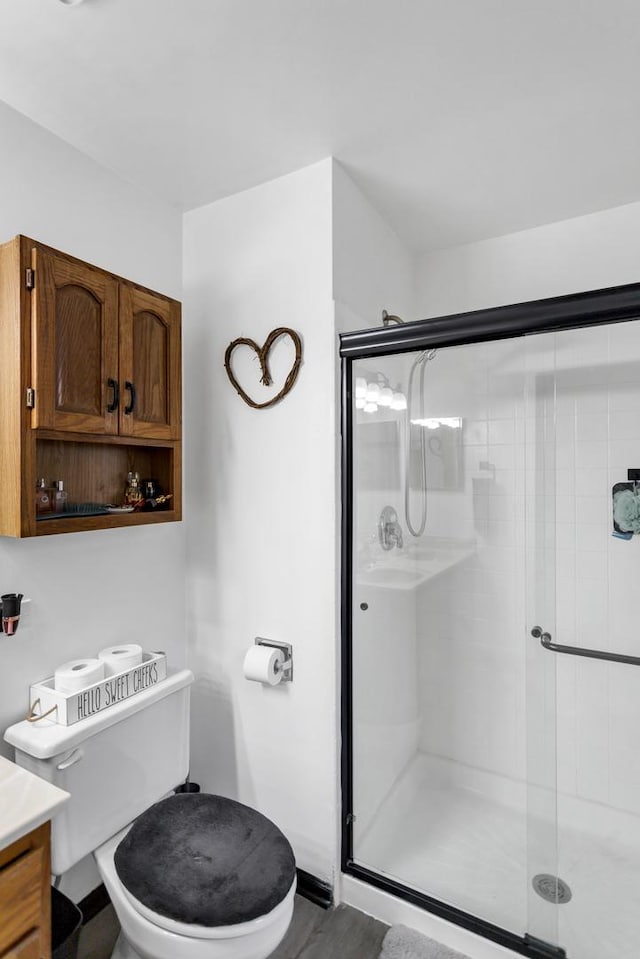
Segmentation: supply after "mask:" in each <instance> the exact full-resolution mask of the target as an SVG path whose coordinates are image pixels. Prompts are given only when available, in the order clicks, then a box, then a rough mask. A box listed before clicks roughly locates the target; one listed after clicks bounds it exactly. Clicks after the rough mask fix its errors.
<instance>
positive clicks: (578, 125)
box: [0, 0, 640, 250]
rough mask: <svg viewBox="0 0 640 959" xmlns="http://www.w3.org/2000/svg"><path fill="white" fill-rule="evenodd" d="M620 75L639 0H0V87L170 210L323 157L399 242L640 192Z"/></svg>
mask: <svg viewBox="0 0 640 959" xmlns="http://www.w3.org/2000/svg"><path fill="white" fill-rule="evenodd" d="M639 81H640V3H638V0H85V2H84V3H82V4H80V5H77V6H66V5H64V4H62V3H60V2H58V0H0V98H1V99H4V100H5V101H6V102H7V103H9V104H10V105H11V106H13V107H15V108H16V109H18V110H20V111H22V112H23V113H25V114H26V115H27V116H29V117H31V118H32V119H34V120H36V121H37V122H38V123H40V124H42V125H43V126H44V127H46V128H48V129H49V130H51V131H53V132H54V133H56V134H58V135H59V136H60V137H62V138H63V139H65V140H67V141H68V142H69V143H71V144H73V145H74V146H76V147H78V148H79V149H80V150H83V151H84V152H85V153H87V154H89V155H90V156H92V157H94V158H95V159H97V160H99V161H100V162H101V163H103V164H104V165H106V166H107V167H110V168H111V169H112V170H114V171H117V172H118V173H119V174H121V175H122V176H124V177H126V178H127V179H129V180H131V181H133V182H135V183H137V184H140V185H144V187H145V188H147V189H149V190H150V191H152V192H154V193H156V194H158V195H159V196H162V197H163V198H165V199H167V200H170V201H171V202H173V203H176V204H178V205H180V206H181V207H183V208H185V209H188V208H191V207H194V206H199V205H201V204H204V203H208V202H210V201H212V200H215V199H218V198H219V197H222V196H226V195H229V194H231V193H235V192H237V191H239V190H244V189H246V188H248V187H251V186H254V185H255V184H257V183H261V182H263V181H265V180H269V179H271V178H273V177H276V176H279V175H282V174H285V173H288V172H290V171H292V170H296V169H298V168H300V167H302V166H305V165H306V164H308V163H312V162H313V161H315V160H319V159H322V158H324V157H326V156H328V155H331V154H332V155H334V156H335V157H337V159H338V160H340V161H341V162H342V163H343V164H344V165H345V167H346V168H347V169H348V170H349V171H350V172H351V174H352V175H353V176H354V178H355V179H356V180H357V182H358V183H359V184H360V185H361V187H362V189H363V190H364V192H365V193H367V195H368V196H369V197H370V199H371V200H372V201H373V203H374V204H375V205H376V206H377V207H378V209H379V210H380V211H381V212H382V213H383V215H384V216H386V218H387V219H388V220H389V222H390V223H391V224H392V225H393V226H394V228H395V229H396V231H397V232H398V234H399V235H400V236H401V237H403V238H404V239H405V241H406V242H407V243H408V244H409V245H410V246H411V247H412V248H413V249H416V250H427V249H431V248H434V247H446V246H451V245H454V244H457V243H463V242H468V241H472V240H476V239H480V238H484V237H489V236H496V235H500V234H503V233H508V232H511V231H513V230H518V229H524V228H527V227H530V226H534V225H538V224H541V223H547V222H551V221H554V220H558V219H563V218H565V217H571V216H576V215H580V214H582V213H587V212H592V211H595V210H599V209H604V208H606V207H610V206H616V205H619V204H622V203H627V202H630V201H633V200H637V199H640V162H639V161H640V123H639V122H638V118H639V115H640V110H639V108H640V82H639ZM3 148H6V145H3Z"/></svg>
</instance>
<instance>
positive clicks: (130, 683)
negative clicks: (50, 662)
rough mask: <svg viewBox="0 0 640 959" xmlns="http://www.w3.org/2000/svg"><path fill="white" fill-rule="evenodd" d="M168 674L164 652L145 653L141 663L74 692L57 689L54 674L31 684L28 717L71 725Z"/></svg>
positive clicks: (160, 679) (134, 693)
mask: <svg viewBox="0 0 640 959" xmlns="http://www.w3.org/2000/svg"><path fill="white" fill-rule="evenodd" d="M166 675H167V657H166V655H165V654H164V653H143V654H142V663H140V664H139V665H137V666H132V667H131V669H127V670H124V671H123V672H121V673H117V674H116V675H115V676H109V677H108V678H107V679H101V680H100V681H99V682H97V683H92V685H90V686H87V687H86V688H85V689H80V690H77V691H76V692H73V693H63V692H60V691H59V690H56V689H55V688H54V682H55V680H54V677H53V676H49V677H48V678H47V679H43V680H41V681H40V682H39V683H33V685H32V686H31V687H30V690H29V693H30V700H29V702H30V710H29V714H30V715H29V718H30V720H31V721H32V722H38V721H39V720H40V719H44V718H45V716H46V717H47V718H48V719H50V720H53V721H54V722H57V723H61V724H62V725H63V726H71V725H73V723H77V722H80V720H82V719H88V717H89V716H94V715H95V714H96V713H100V712H102V711H103V710H105V709H110V708H111V707H113V706H115V705H116V704H117V703H120V702H122V701H123V700H125V699H130V698H131V696H137V695H138V694H139V693H141V692H144V690H145V689H149V688H150V687H151V686H155V685H156V684H157V683H160V682H162V680H163V679H165V678H166Z"/></svg>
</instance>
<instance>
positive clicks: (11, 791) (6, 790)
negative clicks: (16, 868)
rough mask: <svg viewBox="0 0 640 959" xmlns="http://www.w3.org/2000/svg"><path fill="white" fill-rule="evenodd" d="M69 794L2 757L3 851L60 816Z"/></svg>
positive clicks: (0, 816)
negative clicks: (38, 827) (43, 824)
mask: <svg viewBox="0 0 640 959" xmlns="http://www.w3.org/2000/svg"><path fill="white" fill-rule="evenodd" d="M68 798H69V793H68V792H65V791H64V789H58V787H57V786H52V785H51V783H48V782H46V781H45V780H44V779H41V778H40V777H39V776H34V775H33V773H30V772H27V770H26V769H22V768H21V767H20V766H16V764H15V763H12V762H10V760H8V759H5V758H4V757H3V756H0V849H4V847H5V846H9V845H11V843H12V842H15V840H16V839H19V838H20V837H21V836H24V835H26V833H28V832H31V830H32V829H35V828H36V827H37V826H41V825H42V823H43V822H46V821H47V819H51V817H52V816H54V815H55V814H56V812H57V811H58V809H59V808H60V806H62V804H63V803H65V802H66V801H67V799H68Z"/></svg>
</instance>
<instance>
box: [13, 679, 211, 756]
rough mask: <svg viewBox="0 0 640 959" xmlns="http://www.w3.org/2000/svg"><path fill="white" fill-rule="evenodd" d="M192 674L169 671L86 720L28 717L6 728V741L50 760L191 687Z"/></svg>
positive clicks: (20, 749)
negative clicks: (32, 719) (67, 721)
mask: <svg viewBox="0 0 640 959" xmlns="http://www.w3.org/2000/svg"><path fill="white" fill-rule="evenodd" d="M193 678H194V677H193V673H192V672H191V670H190V669H181V670H177V671H175V672H169V673H168V674H167V678H166V679H163V680H162V681H161V682H159V683H157V684H156V685H155V686H150V687H149V688H148V689H145V690H143V691H142V692H140V693H136V695H135V696H131V697H130V698H129V699H124V700H122V702H119V703H115V704H114V705H113V706H110V707H109V708H108V709H104V710H102V712H100V713H96V714H95V715H94V716H89V717H88V718H87V719H81V720H80V721H79V722H77V723H74V724H73V725H72V726H63V725H62V724H60V723H56V722H52V721H51V720H49V719H43V720H41V721H40V722H37V723H30V722H27V720H26V719H25V720H23V721H22V722H19V723H15V725H13V726H9V728H8V729H7V730H5V734H4V739H5V742H8V743H10V744H11V745H12V746H14V747H15V748H16V749H17V750H19V751H21V752H23V753H27V755H29V756H33V758H34V759H51V758H52V757H53V756H59V755H60V754H61V753H64V752H67V751H68V750H69V749H73V748H74V747H75V746H78V745H79V744H80V743H81V742H83V741H84V740H85V739H89V737H90V736H94V735H95V734H96V733H98V732H100V731H101V730H102V729H108V727H109V726H114V725H115V724H116V723H117V722H119V721H120V720H121V719H125V718H126V717H127V716H133V715H134V713H137V712H140V710H141V709H145V708H146V707H147V706H151V705H152V703H155V702H158V700H160V699H164V698H165V696H169V695H171V693H176V692H178V690H180V689H184V687H185V686H190V685H191V683H192V682H193Z"/></svg>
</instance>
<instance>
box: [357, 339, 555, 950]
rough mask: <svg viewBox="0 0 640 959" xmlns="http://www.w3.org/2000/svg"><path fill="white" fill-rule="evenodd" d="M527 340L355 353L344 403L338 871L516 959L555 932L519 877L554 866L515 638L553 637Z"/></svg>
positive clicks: (547, 534) (549, 439)
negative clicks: (520, 949)
mask: <svg viewBox="0 0 640 959" xmlns="http://www.w3.org/2000/svg"><path fill="white" fill-rule="evenodd" d="M537 339H538V338H536V337H526V338H525V337H514V338H511V339H505V340H498V341H492V342H487V343H479V344H470V345H464V346H452V347H445V348H441V347H440V348H438V349H437V350H429V351H414V352H409V353H404V354H395V355H390V356H384V357H379V356H376V357H371V358H365V359H359V360H356V361H354V362H353V367H352V384H353V388H352V397H351V402H352V404H353V409H352V423H353V443H352V455H353V526H352V539H353V552H352V636H351V659H352V676H353V683H352V690H351V695H352V716H351V720H352V728H351V735H352V784H351V794H352V795H351V801H352V809H351V814H352V816H353V823H352V835H351V845H352V862H353V866H354V871H355V872H356V874H357V872H358V870H361V872H362V873H363V874H365V875H369V876H371V875H373V876H376V877H377V878H378V880H382V881H383V882H384V881H387V882H388V883H389V884H390V885H393V886H394V887H396V886H397V885H399V886H401V887H404V888H405V889H408V890H410V891H411V892H412V894H414V898H416V896H417V897H418V898H420V897H422V901H423V902H424V904H425V905H426V906H427V908H431V909H433V910H434V911H436V912H437V911H439V907H442V908H440V913H441V914H443V915H450V916H451V918H454V919H456V920H457V921H460V922H462V923H463V924H465V925H468V926H470V927H472V928H476V927H478V928H479V927H482V930H484V931H485V933H486V934H487V935H490V936H491V937H492V938H496V939H498V941H502V942H504V944H505V945H509V944H511V945H515V944H516V939H517V940H518V941H519V942H520V943H522V942H523V940H524V939H525V937H530V940H529V942H530V946H531V949H532V950H533V949H534V948H535V947H536V943H538V942H540V943H541V944H545V943H547V944H549V946H550V948H553V946H555V944H556V943H557V942H558V936H557V908H558V907H557V904H556V902H555V901H553V902H549V901H548V899H547V900H544V899H542V898H541V896H540V895H539V894H538V893H537V892H535V891H534V889H533V886H532V880H533V879H534V877H539V878H538V883H539V884H540V883H542V882H543V880H542V878H540V877H545V876H547V877H548V876H552V877H555V876H556V875H557V833H556V817H555V801H556V791H555V770H556V736H555V716H556V710H555V663H554V659H553V657H552V656H550V655H549V653H548V652H546V651H545V650H544V649H543V648H542V647H541V646H540V643H539V641H538V640H537V639H536V638H534V637H532V636H531V630H532V629H533V628H534V627H535V626H538V625H539V626H540V627H541V628H542V629H544V630H548V631H551V632H553V630H554V629H555V541H554V533H553V527H554V521H553V518H552V515H551V514H552V512H553V510H554V509H555V496H554V489H555V487H554V484H555V460H554V456H555V438H554V430H555V413H554V403H555V385H554V382H555V381H554V364H555V354H554V348H553V343H552V341H544V340H540V341H538V342H536V340H537ZM389 401H390V402H389ZM423 521H424V522H423ZM543 884H544V883H543ZM547 886H548V880H547ZM501 931H504V933H502V932H501ZM510 937H511V938H510ZM540 948H544V945H540ZM541 954H542V953H541Z"/></svg>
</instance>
